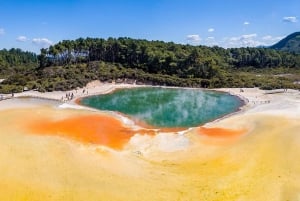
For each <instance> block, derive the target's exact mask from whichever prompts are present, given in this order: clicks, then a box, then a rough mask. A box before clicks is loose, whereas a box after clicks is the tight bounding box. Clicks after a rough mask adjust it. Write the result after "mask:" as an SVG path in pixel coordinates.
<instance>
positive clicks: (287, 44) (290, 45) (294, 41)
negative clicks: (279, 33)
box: [270, 32, 300, 54]
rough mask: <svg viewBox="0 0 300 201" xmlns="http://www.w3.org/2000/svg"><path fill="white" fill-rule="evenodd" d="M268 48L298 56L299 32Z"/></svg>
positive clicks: (299, 50)
mask: <svg viewBox="0 0 300 201" xmlns="http://www.w3.org/2000/svg"><path fill="white" fill-rule="evenodd" d="M270 48H271V49H275V50H282V51H287V52H291V53H297V54H300V32H295V33H292V34H290V35H288V36H287V37H285V38H284V39H282V40H280V41H279V42H278V43H276V44H274V45H272V46H271V47H270Z"/></svg>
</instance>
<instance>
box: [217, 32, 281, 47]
mask: <svg viewBox="0 0 300 201" xmlns="http://www.w3.org/2000/svg"><path fill="white" fill-rule="evenodd" d="M283 38H284V37H283V36H271V35H265V36H263V37H258V35H257V34H256V33H253V34H245V35H241V36H234V37H228V38H224V40H223V41H222V43H221V45H222V46H223V47H225V48H231V47H257V46H270V45H273V44H275V43H277V42H278V41H280V40H281V39H283Z"/></svg>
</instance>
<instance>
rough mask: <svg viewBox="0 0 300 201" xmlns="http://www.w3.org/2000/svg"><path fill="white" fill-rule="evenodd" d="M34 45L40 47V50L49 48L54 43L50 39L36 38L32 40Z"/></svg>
mask: <svg viewBox="0 0 300 201" xmlns="http://www.w3.org/2000/svg"><path fill="white" fill-rule="evenodd" d="M32 43H33V44H35V45H37V46H39V47H40V48H47V47H49V46H50V45H52V44H53V42H52V41H51V40H49V39H48V38H34V39H32Z"/></svg>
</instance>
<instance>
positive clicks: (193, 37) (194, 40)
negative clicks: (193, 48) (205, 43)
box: [186, 34, 201, 44]
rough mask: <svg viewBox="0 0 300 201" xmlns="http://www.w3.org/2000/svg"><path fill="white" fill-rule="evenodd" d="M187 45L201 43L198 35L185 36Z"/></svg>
mask: <svg viewBox="0 0 300 201" xmlns="http://www.w3.org/2000/svg"><path fill="white" fill-rule="evenodd" d="M186 39H187V41H188V43H193V44H197V43H199V42H200V41H201V38H200V36H199V35H198V34H190V35H187V36H186Z"/></svg>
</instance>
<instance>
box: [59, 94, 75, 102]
mask: <svg viewBox="0 0 300 201" xmlns="http://www.w3.org/2000/svg"><path fill="white" fill-rule="evenodd" d="M73 98H74V93H73V92H72V93H71V92H68V93H66V96H65V97H64V96H62V97H61V101H69V100H72V99H73Z"/></svg>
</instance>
